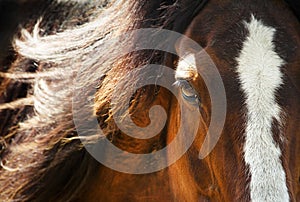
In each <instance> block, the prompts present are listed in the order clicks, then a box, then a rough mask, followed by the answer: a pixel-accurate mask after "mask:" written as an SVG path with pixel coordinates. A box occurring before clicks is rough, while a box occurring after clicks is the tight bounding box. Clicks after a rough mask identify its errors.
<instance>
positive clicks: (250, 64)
mask: <svg viewBox="0 0 300 202" xmlns="http://www.w3.org/2000/svg"><path fill="white" fill-rule="evenodd" d="M245 26H246V28H247V29H248V31H249V35H248V37H247V38H246V40H245V41H244V43H243V48H242V50H241V53H240V55H239V57H238V58H237V62H238V66H237V73H238V75H239V81H240V84H241V87H242V90H243V92H244V94H245V98H246V100H245V104H246V107H247V120H246V122H247V123H246V130H245V139H246V142H245V146H244V158H245V162H246V164H247V165H248V166H249V169H250V174H251V181H250V195H251V200H252V201H253V202H277V201H278V202H288V201H289V194H288V189H287V185H286V175H285V171H284V169H283V166H282V162H281V160H280V157H281V150H280V148H279V146H278V144H276V142H275V141H274V139H273V134H272V122H273V119H275V120H277V121H278V122H279V123H280V122H281V120H280V114H281V108H280V106H279V105H278V104H277V103H276V91H277V90H278V89H279V88H280V86H281V84H282V83H283V81H282V76H283V75H282V73H281V71H280V67H281V66H282V65H284V61H283V60H282V59H281V58H280V57H279V55H278V54H277V53H276V52H275V46H274V44H273V39H274V34H275V29H274V28H272V27H268V26H265V25H264V24H263V23H262V22H261V21H259V20H256V19H255V18H254V17H253V16H252V18H251V21H250V23H245Z"/></svg>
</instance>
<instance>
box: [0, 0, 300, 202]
mask: <svg viewBox="0 0 300 202" xmlns="http://www.w3.org/2000/svg"><path fill="white" fill-rule="evenodd" d="M101 4H103V2H101ZM99 7H101V6H96V8H97V9H91V10H89V12H87V13H89V14H90V15H91V16H90V17H89V18H88V19H87V20H84V21H83V22H82V23H79V24H77V23H75V24H72V23H71V25H70V26H67V27H66V28H64V29H61V30H55V29H50V32H48V33H47V32H45V30H47V29H44V28H43V27H45V24H43V23H45V22H44V21H45V20H46V21H47V18H42V19H40V18H39V19H36V23H35V24H34V25H32V26H29V27H27V28H26V27H25V28H23V29H21V30H20V32H19V33H17V34H16V35H15V37H14V40H13V42H12V46H13V48H14V51H15V53H14V54H15V57H13V58H10V59H9V65H8V67H7V68H1V72H0V77H1V78H2V79H1V88H0V97H1V103H2V104H1V105H0V110H1V111H0V113H1V116H0V117H1V124H0V125H1V128H0V131H1V145H2V146H1V153H0V160H1V161H0V162H1V164H0V165H1V169H0V185H1V186H0V199H1V201H125V200H127V201H141V200H143V201H144V200H145V201H157V200H160V201H266V202H268V201H299V200H300V155H299V153H300V135H299V132H298V131H299V121H300V91H299V89H300V61H299V59H298V58H299V57H300V50H299V47H300V26H299V21H298V19H297V17H296V16H295V14H294V13H293V11H292V9H291V7H290V6H289V4H287V3H286V2H284V1H281V0H276V1H266V0H263V1H257V0H254V1H253V0H252V1H249V0H244V1H236V0H232V1H220V0H209V1H207V0H202V1H192V0H176V1H173V0H158V1H146V0H133V1H123V0H120V1H109V2H106V3H105V6H104V7H101V8H100V9H99ZM54 24H55V23H54ZM50 25H51V22H50ZM48 26H49V24H48ZM52 26H53V25H52ZM50 27H51V26H50ZM56 27H57V26H56ZM46 28H47V26H46ZM147 28H155V30H169V31H172V33H179V34H180V35H176V36H180V37H175V40H174V39H173V38H172V36H173V35H172V34H171V35H172V36H171V35H164V38H163V40H160V42H161V44H159V45H163V46H164V45H166V47H170V48H171V49H174V50H175V51H176V52H177V53H178V54H175V52H172V51H163V50H161V49H155V50H153V49H147V48H144V49H139V50H137V49H134V47H136V46H138V45H137V44H136V43H135V42H136V40H137V41H138V42H140V41H139V40H138V39H137V38H138V37H140V35H139V33H138V36H136V35H134V34H133V35H124V37H121V38H120V39H119V40H114V39H115V38H116V36H119V35H122V33H128V32H130V31H132V30H133V31H134V30H144V29H146V30H147ZM141 35H142V34H141ZM157 35H159V33H156V32H151V35H150V37H149V36H146V37H144V38H143V37H142V39H143V40H142V42H143V41H145V42H147V41H149V44H151V43H152V42H153V41H152V38H151V37H152V36H154V37H156V36H157ZM128 36H129V38H126V37H128ZM130 36H133V38H131V37H130ZM136 37H137V38H136ZM147 37H148V38H147ZM168 37H170V38H172V39H170V40H169V38H168ZM160 39H161V38H160ZM191 40H192V42H191ZM123 45H124V47H128V46H130V47H133V49H132V50H137V51H129V52H126V54H124V48H123ZM198 45H199V46H200V47H202V48H199V47H198ZM120 47H121V48H120ZM171 49H170V50H171ZM149 64H160V65H161V64H163V65H164V66H167V67H168V68H169V69H173V71H174V74H168V71H162V69H160V68H154V67H153V68H152V69H151V72H150V76H149V74H146V73H148V72H146V73H145V72H143V70H144V69H143V68H140V67H141V66H145V65H146V66H147V65H149ZM212 64H214V66H215V67H216V68H217V71H218V75H219V77H218V76H216V75H215V74H213V70H211V69H210V67H211V66H212ZM149 67H152V66H149ZM91 70H92V73H91ZM98 70H100V71H98ZM132 72H133V73H132ZM78 75H79V76H81V77H79V78H78ZM153 75H155V76H154V81H155V82H154V83H151V85H146V86H143V87H141V88H138V89H136V90H135V91H134V92H133V93H132V94H131V95H130V96H129V101H128V99H124V97H126V95H125V94H126V92H127V91H128V89H130V88H134V87H135V86H138V85H139V82H141V83H143V82H145V81H147V80H150V79H152V77H153ZM170 75H171V76H172V78H173V80H172V79H171V80H172V82H173V81H174V82H175V85H172V86H173V87H174V89H177V91H176V92H177V93H178V94H176V95H174V94H173V93H172V92H170V90H169V89H168V88H166V87H164V86H159V85H158V84H159V82H161V80H162V81H165V80H167V79H168V78H170ZM166 78H167V79H166ZM207 78H208V79H207ZM218 78H221V83H222V85H223V87H224V93H225V94H224V95H225V98H226V103H222V102H221V104H220V102H218V100H217V101H216V102H217V104H219V106H215V104H214V103H215V101H214V97H213V93H212V92H211V91H210V85H213V86H214V85H215V84H216V83H218ZM151 81H152V80H151ZM156 82H157V85H156ZM74 86H76V87H74ZM82 86H88V87H90V88H91V89H93V90H92V91H85V90H81V88H82ZM218 88H219V86H217V88H214V90H216V91H217V90H218ZM83 89H84V88H83ZM116 89H117V91H116ZM91 92H92V93H91ZM116 92H117V93H116ZM217 92H219V91H217ZM220 92H223V91H222V89H221V91H220ZM74 95H75V97H78V98H84V99H85V98H86V97H89V100H90V101H91V103H92V104H90V102H89V103H85V102H84V103H82V102H78V103H77V100H76V99H74ZM128 103H129V104H128ZM222 104H223V105H222ZM74 105H75V107H74ZM76 105H78V107H77V108H76ZM127 105H128V106H127ZM157 105H160V106H161V107H162V109H164V111H165V115H166V116H167V120H166V121H165V125H164V126H163V128H162V129H161V130H159V131H158V132H157V133H156V135H155V136H153V137H151V138H134V137H136V136H134V137H133V136H131V135H132V134H128V133H126V132H125V130H122V129H121V128H120V127H119V126H120V125H118V120H117V119H118V117H117V116H116V114H117V115H118V113H119V112H120V113H119V115H120V117H121V118H123V119H121V123H122V120H125V121H126V119H125V118H124V117H125V115H124V116H123V114H125V113H124V109H123V108H128V109H126V110H127V111H128V114H129V116H130V118H131V119H132V122H131V124H127V122H124V123H126V124H123V125H125V126H126V128H127V129H128V128H129V130H127V131H130V132H131V133H135V134H141V131H143V128H147V126H148V125H151V124H152V122H154V123H156V121H155V120H153V119H152V118H153V117H155V118H157V119H159V118H160V117H161V116H162V117H163V115H162V114H161V113H160V112H159V113H158V112H157V111H155V110H152V109H153V108H154V107H155V106H157ZM218 107H220V108H223V107H225V108H226V113H225V115H224V123H221V121H220V122H217V125H216V128H218V127H220V128H222V130H221V134H220V136H219V137H218V139H217V142H216V145H214V147H213V148H206V149H208V150H209V151H208V152H207V153H205V155H204V156H203V157H202V158H199V151H201V149H202V147H203V145H205V142H206V140H208V142H214V139H215V137H216V136H217V134H215V133H216V132H215V130H212V131H210V130H209V129H210V123H211V121H212V119H213V114H214V110H215V108H218ZM87 108H90V109H91V111H92V115H91V114H90V113H86V109H87ZM182 109H185V111H182ZM76 110H78V111H76ZM151 110H152V111H151ZM77 112H78V113H77ZM195 112H196V114H197V115H199V117H198V116H197V118H196V119H194V116H192V114H194V113H195ZM76 113H77V114H76ZM126 113H127V112H126ZM155 113H156V114H155ZM78 114H79V115H80V116H79V119H80V120H83V121H85V120H90V119H91V118H92V119H96V121H97V125H98V126H99V127H100V128H101V130H102V131H103V134H99V133H98V132H99V131H98V130H93V129H91V130H90V128H86V129H87V130H86V131H85V130H79V128H81V127H82V126H81V125H80V123H82V122H79V124H78V123H77V120H78V117H77V115H78ZM152 115H153V116H152ZM217 115H219V116H221V114H217ZM151 117H152V118H151ZM182 120H183V121H184V122H183V123H184V124H181V123H182V122H181V121H182ZM217 120H219V119H217ZM195 125H197V126H198V127H196V128H195ZM83 128H84V127H83ZM126 128H125V129H126ZM213 129H215V128H213ZM82 132H83V133H84V135H83V136H81V135H80V134H79V133H82ZM194 132H195V137H194V139H192V142H191V145H188V146H189V148H188V149H187V151H186V152H184V153H183V154H181V155H179V157H180V158H179V159H175V160H174V162H172V163H170V165H169V164H168V166H166V167H164V168H161V169H157V170H155V171H154V172H149V173H138V174H137V173H128V172H127V173H126V172H120V171H118V170H116V169H113V168H111V167H109V166H108V165H107V164H101V163H99V162H98V161H97V160H96V159H95V157H94V156H93V154H91V153H90V152H89V148H90V147H93V145H97V144H98V143H99V142H100V143H101V142H103V141H108V142H109V143H110V144H111V145H112V144H113V145H115V147H118V148H119V149H121V150H122V151H124V153H125V154H126V155H127V154H128V153H131V154H135V155H134V156H138V154H155V153H157V152H159V151H162V150H163V149H164V148H166V150H165V151H166V153H165V155H166V156H161V158H166V159H167V160H170V159H174V156H176V155H177V153H178V151H177V150H181V147H183V146H185V141H189V140H185V139H190V133H194ZM208 132H209V133H208ZM210 133H212V134H210ZM178 135H179V136H180V137H181V139H180V140H181V141H179V142H176V143H175V144H174V143H173V142H174V141H175V139H176V138H177V136H178ZM207 138H208V139H207ZM170 145H173V146H174V147H172V148H173V149H168V148H170ZM99 151H101V154H102V155H103V156H102V158H104V159H105V160H108V161H109V160H111V161H112V162H118V163H119V164H124V165H126V166H131V167H133V168H135V167H136V168H138V169H142V168H144V167H147V166H149V165H150V166H151V164H149V165H148V164H147V165H144V164H143V161H140V160H139V158H136V157H134V158H131V157H130V158H123V156H117V157H116V158H112V156H111V153H110V152H109V151H110V150H109V148H108V147H107V148H100V150H99ZM120 159H121V160H120ZM120 166H122V165H120ZM126 166H125V168H126ZM138 169H137V171H138Z"/></svg>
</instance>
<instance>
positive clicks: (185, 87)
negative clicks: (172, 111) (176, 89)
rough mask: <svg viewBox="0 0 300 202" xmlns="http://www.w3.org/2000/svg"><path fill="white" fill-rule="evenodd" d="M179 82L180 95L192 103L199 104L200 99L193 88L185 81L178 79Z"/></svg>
mask: <svg viewBox="0 0 300 202" xmlns="http://www.w3.org/2000/svg"><path fill="white" fill-rule="evenodd" d="M179 83H180V89H181V94H182V97H183V98H184V99H185V100H186V101H188V102H190V103H192V104H195V105H196V104H199V102H200V99H199V96H198V95H197V92H196V91H195V89H194V88H193V87H192V86H191V85H190V84H189V83H188V82H187V81H180V82H179Z"/></svg>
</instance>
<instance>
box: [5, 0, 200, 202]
mask: <svg viewBox="0 0 300 202" xmlns="http://www.w3.org/2000/svg"><path fill="white" fill-rule="evenodd" d="M204 3H205V1H193V0H158V1H147V0H133V1H127V0H116V1H112V2H109V3H108V2H106V1H105V7H103V8H102V7H101V5H96V6H95V8H93V9H91V10H90V11H89V18H87V19H88V20H82V21H83V23H75V24H72V25H71V26H68V27H67V28H66V29H63V30H58V31H57V32H55V31H50V32H48V33H47V32H45V30H47V29H49V27H47V26H46V25H45V22H47V21H48V19H47V18H45V17H44V18H40V19H38V20H37V22H36V23H35V25H34V26H29V27H27V28H23V29H21V31H20V33H19V34H17V35H15V38H14V40H13V47H14V51H15V52H16V55H17V57H16V58H15V59H14V61H13V62H12V64H11V65H10V66H9V68H7V70H5V69H3V71H2V72H1V73H0V78H2V79H1V80H0V81H1V85H0V99H1V102H2V103H3V104H1V105H0V117H1V120H3V121H2V122H1V124H0V131H1V136H0V143H1V145H2V146H1V147H0V149H1V150H0V160H1V167H0V193H1V194H0V199H1V200H4V201H10V200H13V201H27V200H37V199H38V200H59V201H68V200H73V199H74V198H76V195H79V194H80V193H81V192H82V190H83V186H84V185H85V183H86V182H87V180H88V179H89V177H90V176H91V174H92V173H93V172H94V171H95V169H96V168H97V166H99V164H98V163H97V162H96V161H95V160H94V159H93V158H92V157H90V156H89V154H88V153H87V152H86V151H85V150H84V149H83V146H82V143H81V141H80V140H79V138H78V135H77V132H76V129H75V126H74V123H73V115H72V95H73V86H74V85H75V83H74V78H75V77H76V75H77V74H78V73H79V72H80V70H82V69H83V70H95V71H96V72H98V71H99V70H100V71H101V72H102V73H103V75H99V78H97V79H95V78H90V79H91V80H90V79H89V76H88V75H85V76H86V77H87V79H85V80H79V81H76V82H80V83H76V85H77V86H80V85H83V86H85V85H92V86H94V87H96V86H95V83H97V87H98V90H97V93H96V96H95V103H94V106H93V108H94V115H95V116H96V117H97V118H98V121H99V124H100V125H101V127H102V128H103V130H104V131H105V135H106V136H109V135H113V134H116V133H118V132H119V130H118V128H117V127H116V126H115V125H114V123H113V120H112V117H111V113H110V107H109V102H110V99H111V96H112V93H113V89H114V87H115V85H116V83H117V82H118V81H121V80H126V81H128V82H127V84H128V85H134V82H136V81H138V80H139V79H141V78H139V77H138V76H134V77H131V78H128V76H126V75H127V73H128V72H129V71H130V70H132V69H135V68H137V67H139V66H141V65H143V64H149V63H153V62H155V63H162V62H164V60H165V57H166V54H165V53H158V52H157V51H154V50H146V51H139V52H137V53H131V54H127V55H125V56H123V57H121V58H120V57H111V56H118V55H122V52H120V50H119V49H118V46H116V44H110V43H107V42H108V41H109V40H110V39H111V38H113V37H114V36H116V35H118V34H119V33H123V32H126V31H129V30H134V29H139V28H148V27H155V28H164V29H169V30H173V31H177V32H180V33H183V32H184V30H185V28H186V27H187V25H188V22H190V21H191V19H192V18H193V16H194V15H195V14H196V13H197V12H198V11H199V9H201V8H202V7H203V4H204ZM102 4H103V2H102ZM99 8H100V9H99ZM52 17H53V16H52ZM50 20H52V19H50ZM82 21H81V22H82ZM48 25H49V24H48ZM45 26H46V27H45ZM127 42H128V40H124V42H123V43H127ZM154 88H155V87H153V86H150V87H147V88H145V89H143V92H142V91H141V92H139V91H138V92H137V93H136V95H135V96H139V94H141V93H144V94H145V95H147V96H146V98H145V100H143V101H140V102H141V103H139V104H140V105H139V106H140V107H142V106H143V105H144V104H145V103H147V104H149V103H151V102H153V100H154V99H155V94H154V93H153V92H154ZM82 96H86V94H83V95H82ZM136 102H138V101H136ZM83 107H85V106H83ZM132 110H138V109H136V108H133V109H132ZM102 138H105V137H102V136H99V134H94V135H92V136H90V137H87V140H88V141H89V143H90V144H93V143H95V142H97V141H99V140H101V139H102ZM79 162H80V163H79Z"/></svg>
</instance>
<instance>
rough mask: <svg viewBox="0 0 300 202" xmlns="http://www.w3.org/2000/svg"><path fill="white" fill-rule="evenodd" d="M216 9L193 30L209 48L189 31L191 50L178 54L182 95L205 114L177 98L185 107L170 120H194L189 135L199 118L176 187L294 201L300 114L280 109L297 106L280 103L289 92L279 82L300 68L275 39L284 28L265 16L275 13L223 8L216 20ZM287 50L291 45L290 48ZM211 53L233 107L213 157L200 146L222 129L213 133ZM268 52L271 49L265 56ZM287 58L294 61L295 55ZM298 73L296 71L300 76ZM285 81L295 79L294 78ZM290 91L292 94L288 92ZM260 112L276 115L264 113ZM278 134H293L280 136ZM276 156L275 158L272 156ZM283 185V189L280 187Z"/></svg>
mask: <svg viewBox="0 0 300 202" xmlns="http://www.w3.org/2000/svg"><path fill="white" fill-rule="evenodd" d="M212 6H213V5H212ZM212 11H213V9H212V10H210V6H208V7H207V8H206V9H204V10H203V11H201V13H200V14H199V15H198V16H197V17H195V18H194V20H193V21H192V23H191V24H190V25H189V27H188V29H187V30H186V33H185V34H186V36H188V37H189V38H191V39H193V40H194V41H196V42H197V43H198V44H200V45H201V46H202V47H203V49H201V50H199V49H198V50H197V49H195V48H194V47H191V46H190V45H189V44H188V42H187V41H186V40H184V39H182V40H181V41H179V43H178V44H177V47H176V49H177V52H179V53H180V54H179V55H184V57H183V58H180V59H179V61H178V64H177V68H176V76H175V77H176V79H177V81H178V82H179V83H181V85H179V88H181V98H182V100H181V101H179V103H183V104H184V105H186V106H188V107H190V108H193V109H192V110H195V107H196V108H197V109H198V110H199V112H200V114H201V116H200V118H199V120H193V121H191V120H189V116H188V115H187V114H185V112H181V113H180V109H179V108H180V107H179V104H178V103H175V102H174V103H173V107H174V108H176V109H177V110H174V111H172V113H171V119H172V120H171V121H170V122H171V123H179V122H180V119H184V120H187V121H186V122H185V123H186V126H181V127H183V131H182V133H184V134H185V135H187V134H188V133H189V128H190V127H193V125H194V124H195V122H199V128H198V130H197V135H196V139H195V141H194V143H193V145H192V146H191V148H190V149H189V150H188V152H187V153H186V154H185V155H184V156H183V157H182V158H181V159H180V160H179V161H178V162H176V163H175V164H174V165H172V166H171V167H170V169H169V170H170V173H171V182H172V185H173V190H174V193H175V195H176V197H177V198H179V199H181V200H186V199H188V201H197V200H200V201H202V200H203V201H206V200H210V201H250V200H254V201H255V200H257V201H269V200H273V199H274V200H275V198H277V199H278V198H280V200H282V201H288V200H289V198H294V197H295V196H294V194H295V193H296V195H297V191H296V192H294V193H292V192H293V190H297V187H299V182H298V174H291V173H293V172H294V171H295V169H297V168H296V167H290V166H289V165H288V164H287V161H288V160H287V159H285V156H286V155H287V154H285V153H284V152H290V151H287V150H286V149H285V148H287V147H288V145H286V144H287V139H288V138H294V137H295V136H294V135H295V133H294V132H293V131H294V130H295V128H297V127H298V126H296V125H294V124H293V119H294V120H295V118H296V117H297V116H298V115H295V114H294V115H293V116H292V117H290V118H289V119H288V120H283V119H281V117H280V116H281V115H278V114H280V113H290V112H287V111H284V110H282V111H281V109H282V108H286V102H289V101H285V102H284V103H280V102H278V101H277V97H279V96H282V92H279V89H280V88H282V89H283V88H284V87H283V86H282V85H283V83H282V82H283V81H282V80H281V78H282V77H284V76H286V75H283V74H282V72H281V71H282V68H286V69H285V70H284V71H287V72H289V71H291V72H293V71H294V68H295V67H294V66H295V65H293V64H292V63H290V64H289V65H287V66H283V65H284V63H285V62H286V61H285V62H284V61H283V59H282V58H283V57H282V56H281V55H280V54H279V52H277V51H276V50H277V49H280V46H281V44H275V43H273V41H274V40H276V37H278V35H276V34H275V33H276V30H275V29H274V28H272V26H270V25H268V24H266V23H265V22H264V20H266V21H267V22H269V19H257V18H256V17H254V16H251V15H250V14H249V15H248V16H247V17H246V16H243V15H240V16H235V14H230V13H229V14H226V18H224V16H222V15H219V16H215V18H214V20H213V21H211V16H213V14H212ZM218 22H222V23H218ZM209 23H213V24H209ZM273 26H274V25H273ZM277 26H282V25H277ZM285 31H286V33H288V32H289V31H287V30H285ZM288 35H289V37H291V38H292V36H293V34H292V33H289V34H288ZM295 43H297V42H295ZM257 44H258V45H257ZM290 45H291V46H293V45H292V44H290ZM275 47H276V48H275ZM285 51H286V52H289V50H288V49H286V50H285ZM206 54H208V55H209V57H210V59H211V60H212V61H213V63H214V64H215V66H216V67H217V69H218V71H219V73H220V75H221V77H222V81H223V84H224V87H225V90H226V100H227V114H226V121H225V125H224V128H223V131H222V134H221V136H220V138H219V140H218V143H217V144H216V146H215V147H214V149H213V150H212V151H211V153H210V154H209V155H208V156H207V157H205V158H204V159H199V151H200V150H201V148H202V146H203V143H204V140H205V138H206V137H207V136H208V137H211V135H212V136H213V135H214V134H207V132H208V127H209V124H210V121H211V116H212V109H213V107H214V106H213V105H212V102H211V97H210V95H209V91H208V89H207V83H206V82H204V79H203V75H205V76H207V75H208V76H211V82H214V79H215V78H214V75H213V74H212V72H210V70H209V68H208V65H209V61H208V60H209V59H207V58H206V57H205V55H206ZM261 55H265V58H262V57H261ZM184 60H188V61H190V62H188V63H189V64H192V65H187V64H186V63H184V62H183V61H184ZM287 60H290V61H293V60H295V58H293V59H292V58H289V59H287ZM248 68H249V69H248ZM250 68H251V69H250ZM277 73H278V74H277ZM262 74H263V75H264V76H261V75H262ZM293 77H294V76H291V77H290V78H291V79H292V80H295V79H294V78H293ZM270 78H271V79H270ZM284 85H285V86H287V85H290V86H292V85H293V84H291V83H289V82H287V83H286V84H284ZM292 88H294V87H292ZM292 91H293V92H292ZM292 91H291V92H290V93H292V94H294V95H296V94H298V93H297V92H296V91H297V90H296V89H294V90H292ZM257 92H260V93H257ZM268 92H271V93H270V94H269V93H268ZM290 95H291V94H290ZM285 98H286V100H289V99H290V98H289V97H288V96H286V97H285ZM253 99H254V100H255V101H254V100H253ZM266 103H267V104H266ZM291 105H293V104H292V103H291ZM294 107H296V108H298V107H297V106H296V105H294ZM276 109H280V111H281V112H277V111H276ZM178 114H180V116H178ZM269 115H270V116H269ZM268 116H269V117H270V119H268ZM260 118H261V119H262V120H268V121H265V122H264V121H259V120H260ZM296 119H297V118H296ZM281 121H286V123H288V122H289V124H292V125H293V126H291V127H290V129H287V128H285V126H284V125H282V126H279V125H280V123H279V122H281ZM276 123H277V124H276ZM280 127H282V128H280ZM284 128H285V129H284ZM292 128H294V129H292ZM174 134H175V133H174V131H169V133H168V137H169V138H168V139H169V141H171V140H172V139H173V138H174ZM252 134H253V135H252ZM278 134H281V137H282V138H283V139H285V138H286V139H285V140H283V139H281V140H280V137H279V136H280V135H278ZM211 141H213V138H211ZM298 141H299V140H298ZM288 144H289V145H290V146H291V147H292V148H293V149H292V150H293V151H292V150H291V153H289V155H290V156H291V159H290V161H291V162H292V161H293V162H295V161H298V160H296V158H295V153H294V151H295V149H296V147H297V146H295V145H292V144H291V143H288ZM284 145H285V146H284ZM296 150H297V149H296ZM274 151H276V152H275V153H277V154H275V153H273V152H274ZM298 151H299V150H298ZM169 155H170V156H171V155H172V154H171V153H170V154H169ZM292 156H294V158H292ZM271 159H272V160H271ZM270 161H272V162H274V163H269V162H270ZM298 165H299V161H298ZM272 173H273V174H272ZM296 173H297V171H296ZM175 176H176V177H175ZM258 176H260V177H258ZM274 176H276V177H274ZM270 179H273V180H270ZM289 180H291V181H292V183H289ZM274 187H277V188H274ZM276 189H278V190H280V191H279V192H277V193H276V192H275V191H274V190H276ZM289 192H290V193H289ZM268 195H269V196H268ZM270 195H271V197H270Z"/></svg>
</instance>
